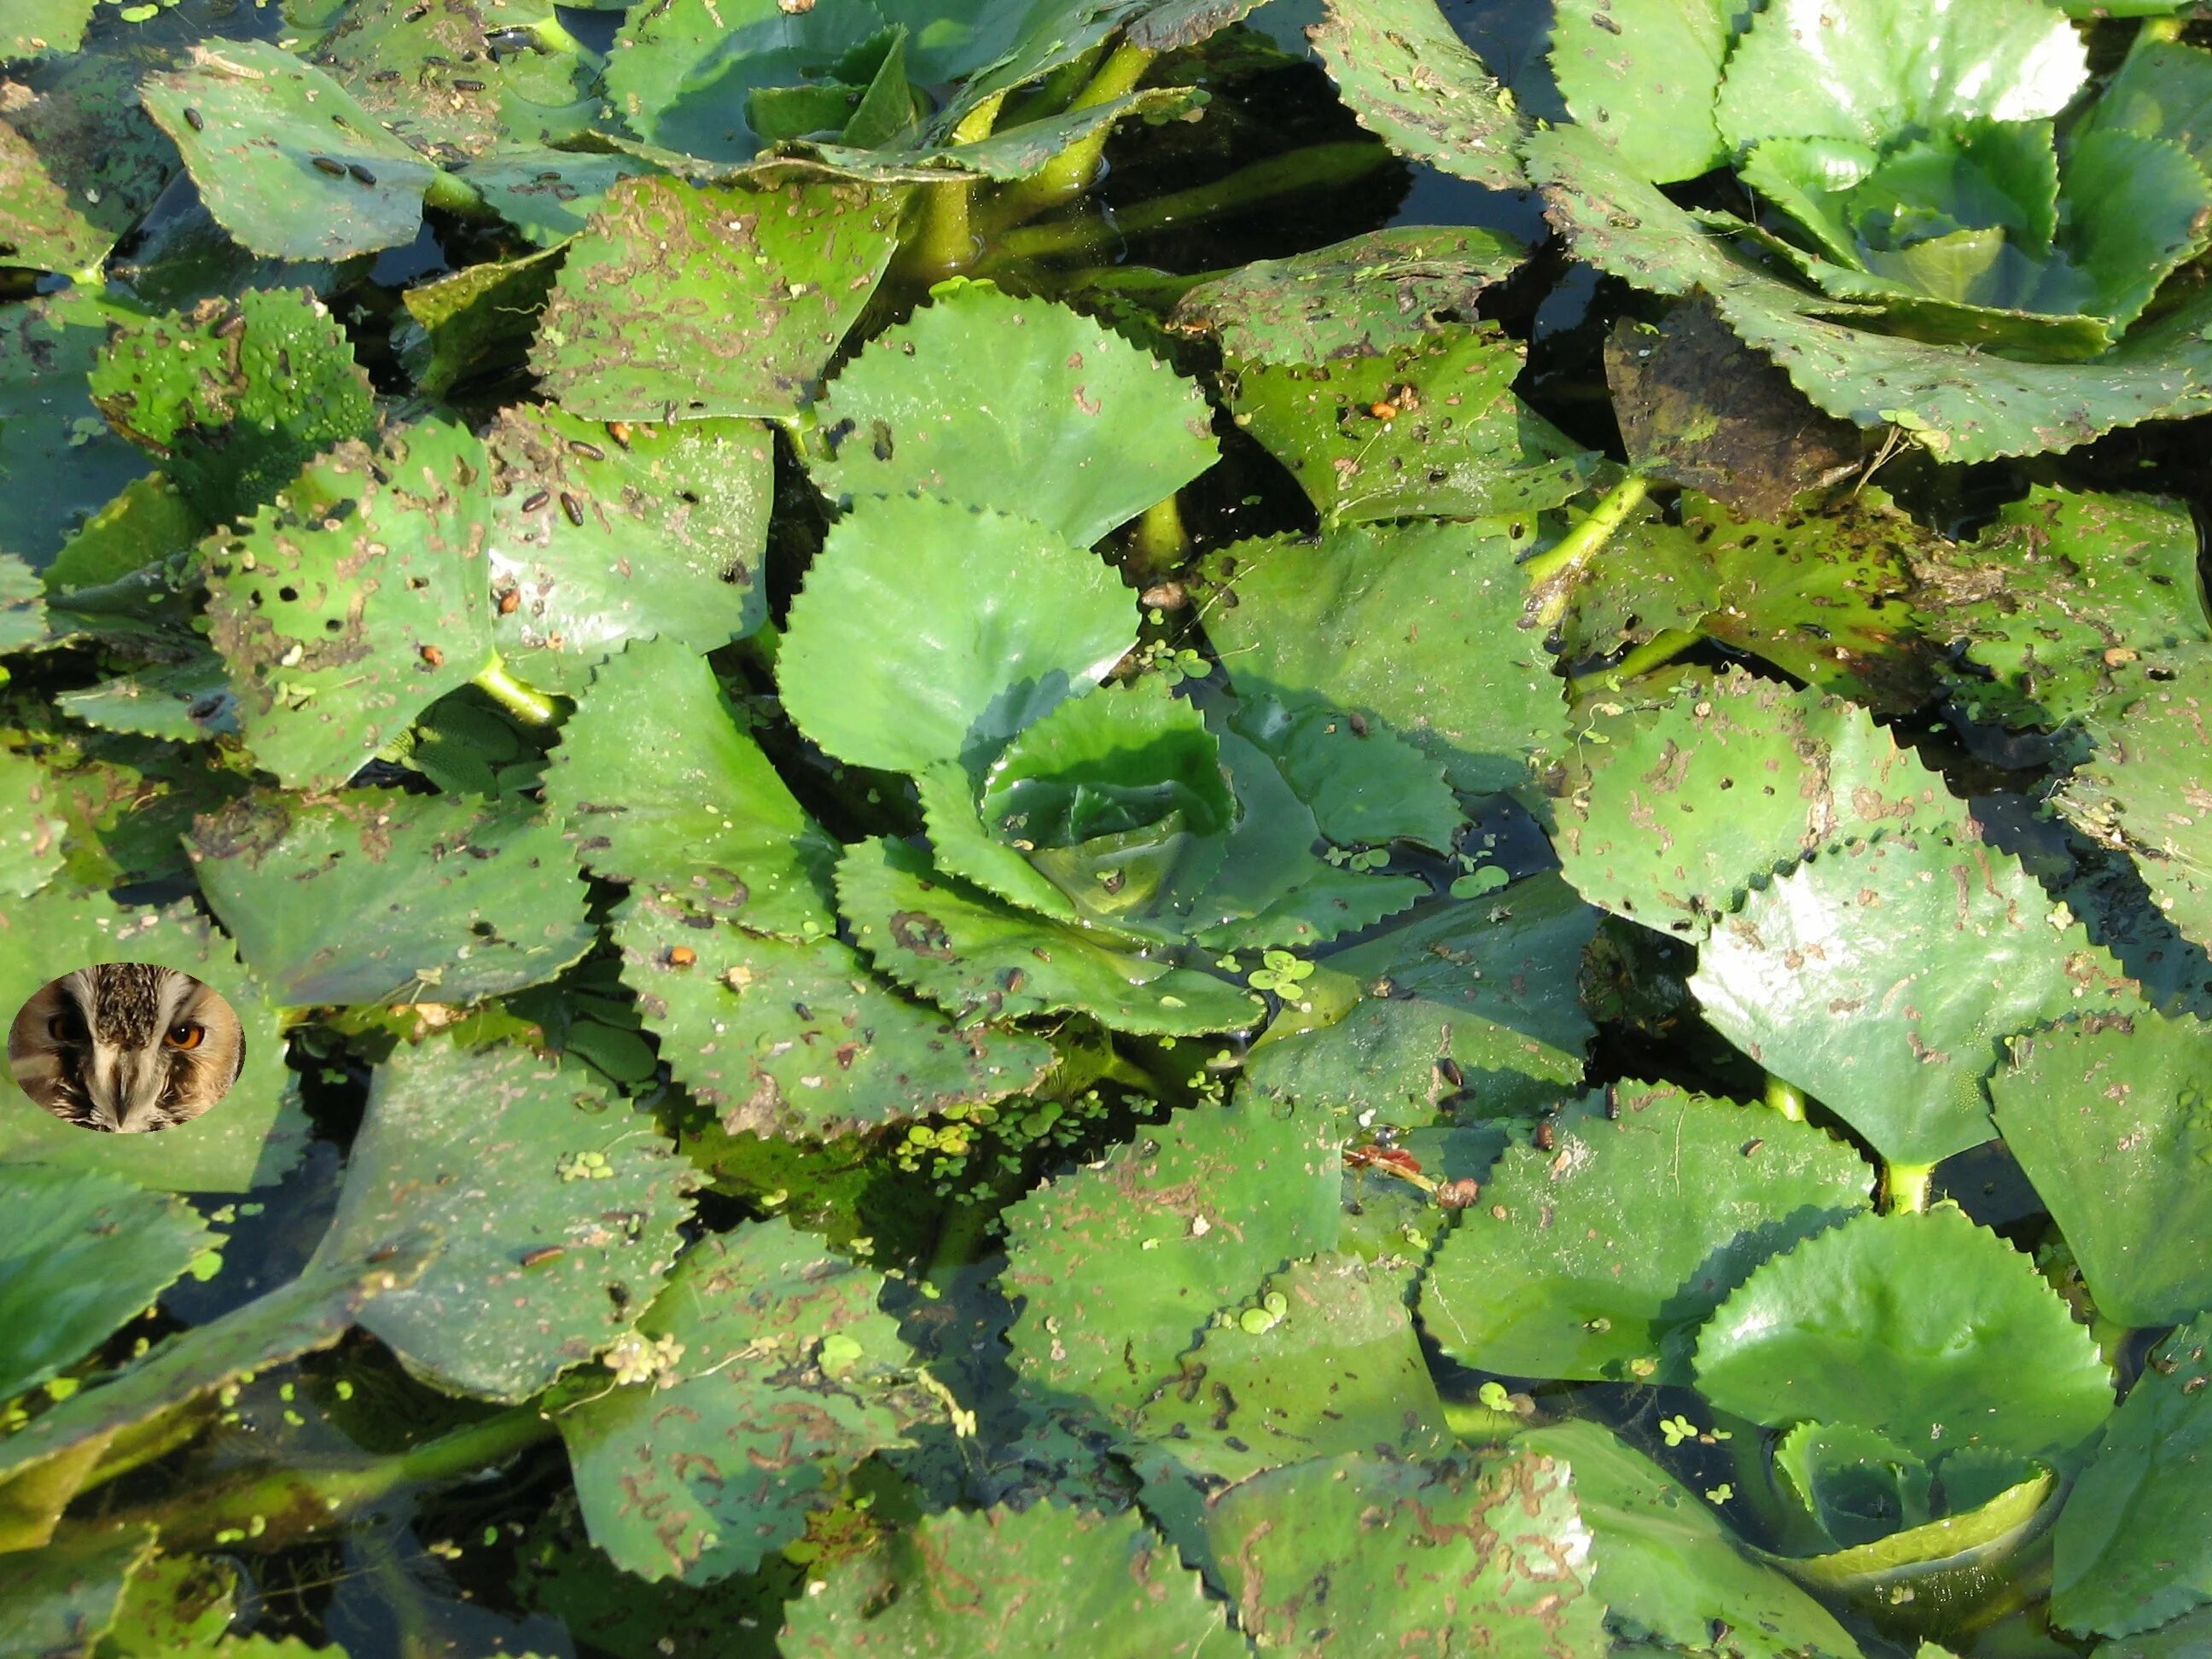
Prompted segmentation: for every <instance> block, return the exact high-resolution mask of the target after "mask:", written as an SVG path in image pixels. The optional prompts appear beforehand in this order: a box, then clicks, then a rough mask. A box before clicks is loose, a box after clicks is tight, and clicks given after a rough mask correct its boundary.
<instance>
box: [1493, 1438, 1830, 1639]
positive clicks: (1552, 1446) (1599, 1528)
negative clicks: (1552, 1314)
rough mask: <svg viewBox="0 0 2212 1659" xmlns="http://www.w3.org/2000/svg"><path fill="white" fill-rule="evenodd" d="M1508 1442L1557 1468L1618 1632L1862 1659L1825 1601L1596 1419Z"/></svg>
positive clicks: (1611, 1623)
mask: <svg viewBox="0 0 2212 1659" xmlns="http://www.w3.org/2000/svg"><path fill="white" fill-rule="evenodd" d="M1514 1443H1515V1445H1516V1447H1519V1448H1522V1449H1526V1450H1528V1451H1530V1452H1533V1453H1535V1454H1536V1455H1540V1456H1543V1457H1548V1458H1552V1459H1554V1460H1556V1461H1560V1462H1565V1464H1566V1466H1567V1468H1568V1470H1569V1471H1570V1473H1571V1476H1572V1480H1573V1486H1574V1494H1575V1505H1576V1507H1577V1509H1578V1510H1580V1511H1581V1512H1582V1516H1583V1521H1584V1522H1587V1523H1588V1525H1589V1529H1590V1535H1591V1544H1590V1565H1591V1566H1592V1568H1593V1569H1594V1570H1595V1572H1596V1573H1597V1575H1598V1582H1599V1583H1602V1584H1603V1585H1604V1586H1605V1592H1604V1593H1605V1599H1606V1603H1607V1608H1606V1621H1607V1625H1608V1626H1610V1627H1611V1628H1612V1629H1613V1630H1614V1631H1616V1632H1620V1634H1621V1635H1624V1636H1627V1637H1630V1638H1658V1639H1659V1640H1661V1641H1664V1642H1669V1643H1673V1644H1675V1645H1677V1646H1679V1647H1682V1648H1686V1649H1689V1650H1692V1651H1698V1652H1705V1651H1710V1652H1712V1653H1715V1654H1718V1655H1721V1656H1723V1659H1859V1649H1858V1645H1857V1644H1856V1643H1855V1642H1853V1641H1852V1640H1851V1638H1850V1637H1849V1636H1848V1635H1846V1634H1845V1633H1844V1628H1843V1626H1840V1625H1838V1624H1837V1622H1836V1621H1835V1620H1834V1619H1832V1617H1830V1616H1829V1614H1828V1612H1827V1610H1826V1608H1824V1607H1821V1605H1820V1603H1819V1602H1818V1601H1814V1600H1813V1598H1812V1597H1811V1596H1809V1595H1806V1594H1805V1593H1804V1591H1802V1590H1801V1589H1798V1588H1797V1587H1796V1585H1795V1584H1793V1583H1790V1581H1789V1580H1788V1579H1787V1578H1785V1577H1783V1576H1782V1575H1781V1574H1780V1573H1778V1572H1777V1571H1774V1569H1773V1568H1771V1567H1768V1566H1764V1565H1760V1564H1759V1563H1758V1562H1756V1561H1753V1560H1752V1559H1748V1558H1747V1557H1746V1556H1745V1555H1744V1554H1743V1553H1742V1552H1741V1550H1740V1549H1739V1548H1738V1547H1737V1546H1736V1543H1735V1540H1734V1539H1733V1538H1732V1537H1731V1536H1730V1534H1729V1529H1728V1528H1727V1527H1726V1526H1725V1525H1724V1524H1723V1522H1722V1521H1721V1518H1720V1517H1719V1516H1717V1515H1716V1514H1715V1513H1714V1512H1713V1511H1712V1510H1711V1509H1710V1508H1708V1507H1707V1506H1706V1505H1705V1504H1701V1503H1699V1501H1698V1499H1697V1498H1694V1497H1692V1495H1691V1493H1690V1492H1688V1491H1687V1490H1686V1488H1685V1487H1684V1486H1682V1485H1681V1483H1680V1482H1679V1481H1677V1480H1675V1479H1674V1476H1672V1475H1670V1474H1668V1473H1667V1472H1666V1471H1665V1470H1664V1469H1662V1468H1660V1467H1659V1466H1658V1465H1657V1464H1656V1463H1655V1462H1652V1461H1651V1460H1650V1458H1648V1457H1646V1456H1645V1455H1644V1454H1643V1453H1642V1452H1639V1451H1638V1450H1636V1449H1634V1448H1632V1447H1631V1446H1629V1445H1627V1444H1626V1443H1624V1442H1623V1441H1622V1440H1621V1439H1620V1437H1617V1436H1615V1435H1613V1434H1612V1433H1609V1432H1608V1431H1607V1430H1605V1429H1604V1428H1602V1427H1601V1426H1600V1425H1598V1424H1595V1423H1593V1422H1590V1421H1588V1420H1587V1419H1581V1420H1569V1421H1566V1422H1563V1423H1557V1424H1553V1425H1551V1426H1550V1427H1548V1428H1541V1429H1536V1430H1533V1431H1530V1432H1528V1433H1526V1434H1523V1435H1521V1436H1519V1437H1516V1440H1515V1442H1514Z"/></svg>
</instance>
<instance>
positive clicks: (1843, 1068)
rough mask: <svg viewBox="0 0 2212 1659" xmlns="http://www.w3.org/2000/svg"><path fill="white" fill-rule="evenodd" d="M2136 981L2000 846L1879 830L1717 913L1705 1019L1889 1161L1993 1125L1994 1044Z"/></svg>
mask: <svg viewBox="0 0 2212 1659" xmlns="http://www.w3.org/2000/svg"><path fill="white" fill-rule="evenodd" d="M2130 987H2131V981H2126V980H2124V979H2122V978H2121V977H2120V972H2119V964H2118V963H2116V962H2114V961H2113V960H2112V957H2111V956H2110V955H2109V954H2107V953H2106V951H2102V950H2100V949H2098V948H2097V947H2096V946H2094V945H2091V944H2090V943H2089V939H2088V935H2087V933H2084V932H2083V931H2082V928H2081V924H2080V923H2079V922H2077V921H2072V920H2071V918H2070V915H2069V913H2068V912H2066V911H2064V910H2063V909H2061V908H2058V907H2057V906H2055V905H2053V904H2052V902H2051V900H2050V899H2049V897H2047V896H2045V893H2044V891H2043V890H2042V888H2041V887H2039V886H2038V885H2037V884H2036V882H2035V879H2034V878H2033V877H2032V876H2030V875H2029V874H2028V873H2027V871H2025V870H2024V869H2022V868H2021V864H2020V860H2018V859H2016V858H2015V857H2013V856H2012V854H2009V853H2003V852H2000V851H1998V850H1997V849H1996V848H1993V847H1990V846H1986V845H1984V844H1983V843H1981V842H1977V841H1972V840H1968V839H1966V838H1964V837H1961V838H1960V839H1958V840H1955V841H1953V840H1947V839H1946V838H1944V837H1942V836H1937V835H1934V834H1924V833H1923V834H1920V835H1917V836H1914V837H1912V838H1911V839H1907V838H1905V837H1903V836H1897V835H1891V836H1887V837H1885V838H1884V839H1883V840H1881V841H1879V842H1873V843H1871V844H1869V843H1868V842H1856V841H1855V842H1848V843H1846V844H1845V845H1844V847H1842V848H1838V849H1836V850H1833V851H1830V852H1825V853H1821V854H1816V855H1815V856H1814V857H1813V858H1812V859H1810V860H1808V861H1807V862H1806V863H1804V864H1802V865H1800V866H1798V867H1797V868H1796V869H1795V870H1793V871H1791V872H1790V873H1789V874H1787V875H1785V876H1783V877H1781V878H1778V879H1777V880H1776V881H1775V882H1774V883H1773V884H1772V885H1771V886H1769V887H1766V888H1764V889H1761V890H1756V891H1753V893H1752V894H1751V895H1750V896H1748V897H1747V898H1746V899H1745V901H1744V903H1743V908H1741V909H1740V910H1738V911H1736V912H1735V914H1734V915H1730V916H1729V917H1727V918H1726V919H1725V920H1723V921H1721V922H1719V923H1718V924H1717V925H1716V926H1715V927H1714V928H1713V930H1712V933H1711V937H1709V938H1708V939H1707V940H1706V941H1705V947H1704V949H1703V950H1702V951H1700V953H1699V963H1698V972H1697V975H1696V977H1695V978H1693V979H1692V981H1690V989H1691V990H1692V993H1693V994H1695V995H1696V997H1697V999H1698V1001H1699V1004H1700V1005H1701V1006H1703V1007H1704V1009H1705V1018H1707V1019H1708V1020H1710V1021H1711V1023H1712V1024H1713V1025H1714V1027H1715V1028H1716V1029H1717V1030H1719V1031H1720V1032H1721V1034H1722V1035H1723V1036H1726V1037H1727V1038H1728V1039H1729V1042H1733V1043H1735V1045H1736V1047H1738V1048H1741V1049H1742V1050H1743V1051H1744V1052H1745V1053H1746V1054H1749V1055H1750V1056H1751V1057H1752V1059H1753V1060H1757V1061H1758V1062H1759V1064H1760V1065H1761V1066H1765V1068H1766V1069H1767V1071H1768V1072H1770V1073H1772V1074H1774V1075H1775V1076H1778V1077H1781V1078H1784V1079H1787V1080H1789V1081H1790V1082H1791V1083H1794V1084H1796V1085H1797V1086H1798V1087H1799V1088H1801V1089H1803V1090H1805V1091H1808V1093H1810V1094H1813V1095H1814V1096H1816V1097H1819V1098H1820V1101H1821V1102H1822V1103H1824V1104H1826V1106H1827V1107H1829V1108H1830V1109H1832V1110H1833V1111H1834V1112H1835V1114H1836V1115H1838V1117H1841V1118H1842V1119H1843V1120H1844V1121H1845V1122H1847V1123H1849V1124H1850V1126H1851V1127H1853V1128H1854V1129H1856V1130H1857V1131H1858V1132H1859V1133H1861V1134H1862V1135H1864V1136H1865V1137H1866V1138H1867V1139H1868V1140H1869V1142H1871V1143H1872V1144H1873V1146H1874V1148H1875V1151H1876V1152H1879V1153H1880V1154H1881V1156H1882V1158H1885V1159H1887V1160H1888V1161H1889V1162H1891V1163H1894V1164H1933V1163H1935V1162H1936V1160H1938V1159H1940V1158H1948V1157H1949V1156H1950V1155H1951V1154H1952V1153H1954V1152H1964V1151H1965V1150H1966V1148H1967V1147H1969V1146H1975V1145H1977V1144H1978V1143H1979V1142H1981V1141H1984V1140H1986V1139H1990V1136H1991V1134H1992V1133H1994V1131H1993V1130H1992V1128H1991V1127H1990V1119H1989V1105H1988V1101H1987V1098H1986V1097H1985V1096H1984V1092H1983V1087H1982V1082H1983V1079H1984V1078H1986V1077H1987V1076H1988V1075H1989V1073H1990V1072H1991V1071H1992V1070H1994V1069H1995V1067H1996V1062H1997V1060H1998V1058H1999V1056H2000V1054H2001V1052H2002V1048H2001V1045H2002V1042H2003V1040H2004V1039H2005V1038H2006V1037H2007V1036H2011V1035H2012V1034H2014V1033H2015V1032H2020V1031H2026V1030H2031V1029H2033V1027H2035V1026H2036V1025H2039V1024H2044V1023H2045V1022H2047V1021H2051V1020H2055V1019H2060V1018H2064V1017H2065V1016H2066V1015H2068V1014H2069V1013H2075V1012H2081V1011H2083V1010H2084V1009H2085V1008H2086V1009H2089V1010H2095V1009H2097V1008H2099V1007H2100V1006H2103V1005H2105V1004H2106V1003H2107V1002H2109V1001H2111V1000H2112V999H2114V998H2115V997H2117V996H2119V995H2121V994H2124V992H2125V991H2127V990H2128V989H2129V988H2130Z"/></svg>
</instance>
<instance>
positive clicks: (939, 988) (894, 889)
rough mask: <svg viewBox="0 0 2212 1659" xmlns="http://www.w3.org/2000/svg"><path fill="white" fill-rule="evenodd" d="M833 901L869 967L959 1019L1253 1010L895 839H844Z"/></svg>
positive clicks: (1230, 1019)
mask: <svg viewBox="0 0 2212 1659" xmlns="http://www.w3.org/2000/svg"><path fill="white" fill-rule="evenodd" d="M837 900H838V908H839V909H840V910H841V911H842V913H843V915H844V917H845V920H846V921H847V923H848V925H849V926H850V927H851V928H852V930H853V933H854V936H855V937H856V939H858V941H859V944H860V949H861V951H863V952H865V953H866V955H867V957H869V959H870V960H871V961H872V962H873V963H875V965H876V966H877V968H878V969H880V970H882V971H883V972H884V973H886V974H888V975H890V977H891V978H893V979H895V980H896V981H898V982H899V983H901V984H902V985H906V986H908V987H912V988H913V989H914V990H915V991H918V992H920V993H921V994H922V995H923V996H925V997H927V998H928V999H929V1000H931V1001H933V1002H934V1003H936V1004H937V1005H938V1006H939V1007H941V1008H943V1009H945V1011H946V1012H949V1013H950V1014H951V1015H952V1017H953V1019H954V1021H955V1023H956V1024H960V1025H963V1026H967V1025H973V1024H979V1023H982V1022H985V1021H991V1020H997V1019H1002V1018H1003V1019H1018V1018H1025V1017H1027V1016H1030V1015H1032V1014H1042V1013H1054V1012H1083V1013H1088V1014H1092V1015H1095V1016H1097V1018H1099V1019H1100V1020H1101V1021H1103V1022H1104V1023H1105V1024H1107V1025H1109V1026H1110V1027H1112V1028H1113V1029H1115V1030H1121V1031H1142V1032H1148V1033H1152V1034H1156V1035H1159V1036H1199V1035H1201V1034H1204V1033H1206V1032H1212V1031H1233V1030H1245V1029H1247V1028H1249V1027H1251V1026H1254V1025H1256V1024H1259V1022H1260V1019H1261V1013H1262V1009H1261V1005H1260V1003H1259V1002H1258V1000H1256V999H1255V998H1253V997H1251V996H1249V995H1248V994H1245V993H1244V992H1243V991H1240V990H1238V989H1237V987H1234V986H1232V985H1230V984H1228V983H1226V982H1225V981H1221V980H1218V979H1216V978H1214V977H1213V976H1212V975H1210V974H1206V973H1203V972H1200V971H1199V970H1197V969H1189V968H1177V967H1173V966H1170V964H1169V963H1166V962H1164V961H1161V960H1159V959H1158V958H1157V957H1139V956H1135V955H1132V954H1129V953H1128V952H1127V951H1120V950H1116V949H1115V948H1113V946H1112V945H1111V944H1110V943H1109V942H1107V941H1105V940H1101V939H1095V938H1092V937H1091V936H1089V935H1088V934H1086V933H1081V932H1079V931H1077V930H1076V929H1074V928H1073V927H1066V926H1063V925H1061V924H1059V923H1055V922H1053V921H1048V920H1047V919H1045V918H1043V917H1041V916H1035V915H1024V914H1023V913H1022V912H1020V911H1018V910H1016V909H1014V908H1012V906H1010V905H1007V904H1005V903H1003V902H1000V901H999V900H997V899H994V898H993V897H992V896H990V895H988V894H987V893H984V892H981V891H980V890H975V889H973V888H969V886H968V885H967V884H965V883H963V882H960V881H958V880H957V879H956V878H951V877H949V876H947V875H945V874H944V873H943V872H939V871H938V870H937V869H935V868H934V867H933V866H931V865H930V864H929V862H928V860H927V859H926V858H925V857H924V856H923V855H921V854H918V853H916V852H915V850H914V849H913V848H909V847H907V846H905V845H904V844H903V843H902V842H888V841H870V842H860V843H858V844H857V845H855V846H852V847H848V848H846V849H845V855H844V857H843V859H842V860H841V861H840V862H839V864H838V866H837Z"/></svg>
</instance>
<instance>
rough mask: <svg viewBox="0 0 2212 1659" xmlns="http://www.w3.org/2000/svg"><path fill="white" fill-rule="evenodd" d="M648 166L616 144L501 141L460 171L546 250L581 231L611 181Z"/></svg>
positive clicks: (649, 168)
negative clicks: (572, 146)
mask: <svg viewBox="0 0 2212 1659" xmlns="http://www.w3.org/2000/svg"><path fill="white" fill-rule="evenodd" d="M652 171H653V163H652V162H650V161H645V160H643V159H641V157H638V156H635V155H624V154H623V153H622V152H620V151H619V150H617V151H614V152H611V153H610V154H606V155H600V154H599V153H597V152H594V151H577V150H567V149H537V148H535V147H533V146H530V145H502V146H501V148H500V149H496V150H494V151H493V152H492V153H491V154H490V155H484V156H480V157H478V158H477V160H475V161H471V162H470V163H469V165H468V166H467V167H465V169H463V170H462V173H461V177H462V178H463V179H466V180H467V181H468V182H469V183H470V184H471V185H475V186H476V188H477V191H478V192H479V193H480V194H481V195H482V196H483V198H484V200H485V201H486V202H487V203H489V204H490V205H491V207H492V208H493V210H495V211H496V212H497V213H498V215H499V216H500V217H501V218H502V219H504V220H506V221H507V223H509V224H511V225H513V227H514V228H516V229H517V230H519V231H520V232H521V233H522V234H524V235H525V236H526V237H527V238H529V240H531V241H532V242H534V243H536V244H537V245H538V246H539V247H541V248H544V249H546V250H548V251H549V252H550V250H552V249H554V248H556V247H559V246H561V245H562V243H564V242H566V241H567V240H568V239H569V238H570V237H571V236H574V235H577V234H580V233H581V232H582V231H583V229H584V228H585V226H586V222H588V220H589V217H590V216H591V215H592V214H593V213H595V212H597V211H598V210H599V206H600V204H602V203H603V202H604V201H605V199H606V194H607V192H608V191H610V190H611V189H613V188H614V187H615V185H617V184H618V183H620V182H621V181H622V180H623V179H635V178H636V177H637V176H638V175H639V174H640V173H651V172H652ZM413 291H414V290H412V289H410V290H409V292H410V293H411V292H413ZM401 297H402V298H404V297H405V296H404V295H402V296H401Z"/></svg>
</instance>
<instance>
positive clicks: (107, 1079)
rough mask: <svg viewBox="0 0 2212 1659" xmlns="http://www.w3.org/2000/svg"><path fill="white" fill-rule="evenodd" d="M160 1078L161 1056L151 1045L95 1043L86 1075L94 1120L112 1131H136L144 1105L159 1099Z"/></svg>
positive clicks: (141, 1117)
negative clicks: (148, 1046)
mask: <svg viewBox="0 0 2212 1659" xmlns="http://www.w3.org/2000/svg"><path fill="white" fill-rule="evenodd" d="M163 1082H164V1079H163V1077H162V1074H161V1056H160V1054H158V1053H156V1052H155V1051H154V1050H153V1049H150V1048H138V1049H128V1048H118V1047H115V1046H113V1045H111V1044H108V1043H105V1042H96V1043H94V1045H93V1050H92V1071H91V1075H90V1076H88V1078H86V1079H85V1094H86V1096H87V1097H88V1099H90V1101H91V1102H92V1121H93V1122H94V1125H95V1126H96V1127H100V1128H102V1129H105V1130H107V1131H109V1132H110V1133H115V1134H134V1133H137V1132H138V1131H140V1130H142V1129H143V1128H144V1127H146V1126H145V1124H144V1122H143V1121H140V1120H143V1117H144V1115H145V1113H146V1110H147V1109H148V1108H149V1107H150V1106H152V1105H153V1104H154V1103H155V1102H156V1101H158V1100H160V1099H161V1088H162V1084H163Z"/></svg>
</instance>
